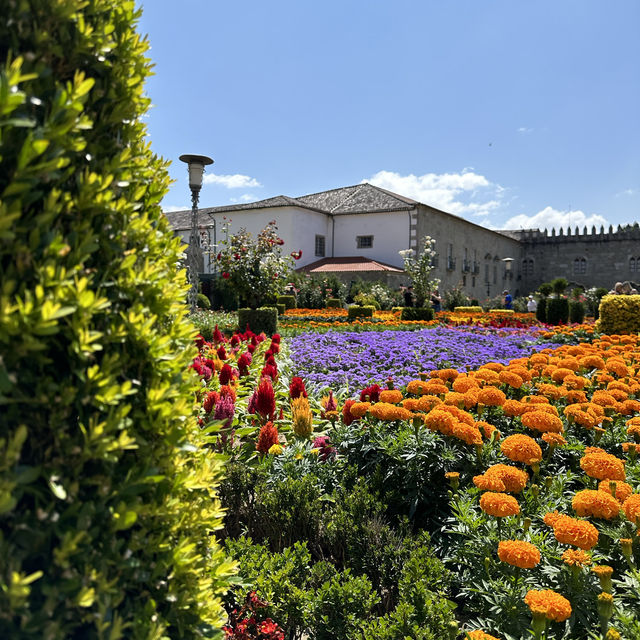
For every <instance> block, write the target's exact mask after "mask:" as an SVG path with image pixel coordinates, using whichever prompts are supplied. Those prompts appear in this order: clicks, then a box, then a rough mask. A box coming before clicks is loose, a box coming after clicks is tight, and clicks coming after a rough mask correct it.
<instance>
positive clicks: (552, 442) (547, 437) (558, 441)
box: [542, 433, 567, 447]
mask: <svg viewBox="0 0 640 640" xmlns="http://www.w3.org/2000/svg"><path fill="white" fill-rule="evenodd" d="M542 439H543V440H544V441H545V442H546V443H547V444H548V445H549V446H552V447H562V446H564V445H565V444H567V441H566V440H565V439H564V436H561V435H560V434H559V433H543V434H542Z"/></svg>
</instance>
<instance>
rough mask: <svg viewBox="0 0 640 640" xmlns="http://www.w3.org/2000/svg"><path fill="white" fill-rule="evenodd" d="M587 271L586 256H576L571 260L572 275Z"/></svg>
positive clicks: (582, 273)
mask: <svg viewBox="0 0 640 640" xmlns="http://www.w3.org/2000/svg"><path fill="white" fill-rule="evenodd" d="M585 273H587V259H586V258H576V259H575V260H574V261H573V275H574V276H580V275H584V274H585Z"/></svg>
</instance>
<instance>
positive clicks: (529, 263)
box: [522, 258, 533, 276]
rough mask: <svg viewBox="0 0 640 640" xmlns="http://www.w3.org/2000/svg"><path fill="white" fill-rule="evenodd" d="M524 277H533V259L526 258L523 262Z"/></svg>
mask: <svg viewBox="0 0 640 640" xmlns="http://www.w3.org/2000/svg"><path fill="white" fill-rule="evenodd" d="M522 275H523V276H532V275H533V258H525V259H524V260H523V261H522Z"/></svg>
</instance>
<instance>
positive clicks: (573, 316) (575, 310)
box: [569, 300, 584, 324]
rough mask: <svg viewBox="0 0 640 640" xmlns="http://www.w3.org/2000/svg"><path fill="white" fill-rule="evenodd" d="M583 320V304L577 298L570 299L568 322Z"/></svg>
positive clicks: (580, 321)
mask: <svg viewBox="0 0 640 640" xmlns="http://www.w3.org/2000/svg"><path fill="white" fill-rule="evenodd" d="M583 321H584V304H582V302H580V301H578V300H572V301H571V302H570V304H569V322H575V323H577V324H580V323H582V322H583Z"/></svg>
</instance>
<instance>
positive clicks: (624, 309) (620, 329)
mask: <svg viewBox="0 0 640 640" xmlns="http://www.w3.org/2000/svg"><path fill="white" fill-rule="evenodd" d="M599 313H600V319H599V320H598V321H597V322H596V330H597V331H600V332H601V333H608V334H614V333H639V332H640V296H619V295H607V296H604V297H603V298H602V300H601V301H600V310H599Z"/></svg>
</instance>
